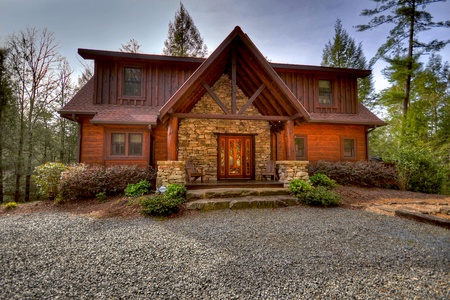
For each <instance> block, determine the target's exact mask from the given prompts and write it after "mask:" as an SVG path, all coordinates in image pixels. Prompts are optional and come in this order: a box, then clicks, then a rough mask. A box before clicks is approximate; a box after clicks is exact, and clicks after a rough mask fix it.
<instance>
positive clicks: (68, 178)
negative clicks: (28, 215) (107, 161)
mask: <svg viewBox="0 0 450 300" xmlns="http://www.w3.org/2000/svg"><path fill="white" fill-rule="evenodd" d="M155 176H156V172H155V171H154V170H153V169H152V168H140V167H138V166H126V165H116V166H110V167H103V166H98V165H86V164H78V165H73V166H69V167H68V169H67V170H66V171H64V172H63V173H62V175H61V182H60V194H59V201H62V200H74V199H78V198H93V197H95V196H96V195H97V194H99V193H101V192H104V193H105V195H109V196H113V195H118V194H120V193H123V191H124V190H125V188H126V187H127V185H128V184H129V183H138V182H139V181H141V180H147V181H151V180H153V179H154V178H155Z"/></svg>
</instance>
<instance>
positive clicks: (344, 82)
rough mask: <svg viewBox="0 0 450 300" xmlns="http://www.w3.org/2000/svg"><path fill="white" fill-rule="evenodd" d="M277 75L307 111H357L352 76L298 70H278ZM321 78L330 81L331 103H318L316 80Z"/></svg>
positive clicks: (354, 80) (340, 112)
mask: <svg viewBox="0 0 450 300" xmlns="http://www.w3.org/2000/svg"><path fill="white" fill-rule="evenodd" d="M278 75H279V76H280V77H281V79H282V80H283V81H284V82H285V83H286V85H287V86H288V88H289V89H290V90H291V91H292V93H293V94H294V95H295V97H297V99H298V100H299V101H300V102H301V103H302V104H303V106H305V108H306V110H307V111H309V112H315V113H339V114H356V113H357V112H358V111H357V108H358V90H357V80H356V77H354V76H351V75H335V74H321V73H312V72H298V71H296V72H294V71H279V72H278ZM322 79H324V80H330V81H331V84H332V100H333V104H332V105H319V103H318V100H319V94H318V93H319V88H318V80H322Z"/></svg>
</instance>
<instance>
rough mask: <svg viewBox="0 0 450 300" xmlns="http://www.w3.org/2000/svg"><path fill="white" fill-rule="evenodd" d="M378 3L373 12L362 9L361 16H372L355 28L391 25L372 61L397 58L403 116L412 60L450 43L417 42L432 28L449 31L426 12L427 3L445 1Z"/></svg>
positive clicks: (388, 0)
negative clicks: (401, 73)
mask: <svg viewBox="0 0 450 300" xmlns="http://www.w3.org/2000/svg"><path fill="white" fill-rule="evenodd" d="M373 1H374V2H376V3H377V7H376V8H374V9H364V10H363V11H362V13H361V15H363V16H369V17H373V18H372V19H371V20H370V21H369V23H368V24H367V25H358V26H356V28H357V29H358V30H359V31H365V30H368V29H372V28H375V27H378V26H381V25H384V24H394V28H393V29H391V31H390V34H389V36H388V37H387V39H386V42H385V43H384V44H383V45H381V47H380V48H379V49H378V52H377V55H376V56H375V57H374V59H373V60H372V62H373V63H374V62H375V61H376V60H378V59H379V58H384V59H385V60H387V61H388V62H392V61H390V59H392V58H393V57H395V59H396V60H397V62H398V59H399V58H400V59H401V60H402V61H403V65H404V74H406V76H405V81H404V96H403V108H402V113H403V117H404V118H406V114H407V111H408V108H409V104H410V103H409V102H410V94H411V80H412V77H413V73H414V63H415V58H417V57H418V56H419V55H420V54H421V53H423V52H429V51H439V50H440V49H442V48H443V47H445V45H447V44H448V43H449V42H450V40H446V41H442V40H433V41H430V42H428V43H427V42H422V41H419V39H418V33H420V32H422V31H425V30H429V29H431V28H433V27H444V28H450V21H444V22H433V21H432V19H433V17H432V16H431V14H430V13H429V12H427V11H425V10H420V9H425V7H426V6H427V5H429V4H433V3H437V2H445V0H409V1H404V0H373Z"/></svg>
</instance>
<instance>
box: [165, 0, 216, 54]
mask: <svg viewBox="0 0 450 300" xmlns="http://www.w3.org/2000/svg"><path fill="white" fill-rule="evenodd" d="M163 54H165V55H172V56H193V57H205V56H206V55H208V48H207V46H206V45H204V44H203V38H202V37H201V36H200V32H199V31H198V29H197V27H196V26H195V24H194V21H193V20H192V18H191V16H190V15H189V12H188V11H187V10H186V9H185V8H184V5H183V3H181V2H180V10H178V11H177V12H176V13H175V20H174V22H173V23H172V22H169V32H168V35H167V39H166V40H165V41H164V49H163Z"/></svg>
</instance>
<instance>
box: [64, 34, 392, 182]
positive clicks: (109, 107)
mask: <svg viewBox="0 0 450 300" xmlns="http://www.w3.org/2000/svg"><path fill="white" fill-rule="evenodd" d="M78 53H79V55H80V56H81V57H83V58H84V59H88V60H94V61H95V72H94V76H93V78H92V79H91V80H90V81H89V82H88V83H87V84H86V85H85V86H84V87H83V88H82V89H81V90H80V91H79V92H78V93H77V94H76V95H75V96H74V97H73V99H71V100H70V101H69V102H68V103H67V105H65V106H64V107H63V108H62V109H61V110H60V111H59V113H60V115H61V116H62V117H64V118H67V119H70V120H73V121H75V122H77V123H78V124H79V158H78V159H79V161H80V162H84V163H93V164H102V165H106V166H107V165H112V164H137V165H141V166H149V165H150V166H156V163H157V162H158V161H185V160H189V161H191V162H192V163H193V164H194V165H195V166H198V167H202V168H203V170H204V172H205V180H206V181H217V180H221V179H230V178H236V179H257V178H258V173H259V172H261V171H260V170H261V169H262V168H263V167H264V166H265V165H266V163H267V161H269V160H276V161H294V160H301V161H311V162H316V161H319V160H327V161H357V160H367V159H368V139H367V135H368V132H369V131H370V130H371V129H372V128H375V127H376V126H382V125H384V124H385V123H384V122H383V121H382V120H380V119H379V118H378V117H376V116H375V115H374V114H373V113H372V112H370V111H369V110H368V109H367V108H366V107H364V106H363V105H362V104H361V103H360V102H359V101H358V95H357V79H358V78H364V77H366V76H368V75H369V74H370V71H368V70H355V69H340V68H328V67H319V66H305V65H292V64H278V63H270V62H268V61H267V60H266V59H265V57H264V55H263V54H262V53H261V52H260V51H259V50H258V48H257V47H256V46H255V45H254V44H253V42H252V41H251V40H250V38H249V37H248V36H247V35H246V34H245V33H244V32H243V31H242V30H241V29H240V28H239V27H236V28H235V29H234V30H233V31H232V32H231V33H230V34H229V35H228V37H226V38H225V40H224V41H223V42H222V43H221V44H220V45H219V46H218V48H217V49H216V50H215V51H214V52H213V53H212V54H211V55H210V56H209V57H208V58H207V59H202V58H192V57H170V56H162V55H147V54H134V53H123V52H114V51H100V50H89V49H78Z"/></svg>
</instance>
